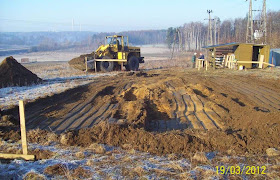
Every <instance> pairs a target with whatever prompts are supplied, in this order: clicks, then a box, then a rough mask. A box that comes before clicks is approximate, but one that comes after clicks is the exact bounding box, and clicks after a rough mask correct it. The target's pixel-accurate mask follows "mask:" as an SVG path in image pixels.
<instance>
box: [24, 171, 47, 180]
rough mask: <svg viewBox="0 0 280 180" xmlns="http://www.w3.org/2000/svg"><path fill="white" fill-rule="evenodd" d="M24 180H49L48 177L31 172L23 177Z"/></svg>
mask: <svg viewBox="0 0 280 180" xmlns="http://www.w3.org/2000/svg"><path fill="white" fill-rule="evenodd" d="M23 179H24V180H45V179H47V178H46V176H44V175H42V174H39V173H36V172H34V171H30V172H28V173H27V174H25V175H24V176H23Z"/></svg>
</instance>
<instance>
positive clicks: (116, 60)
mask: <svg viewBox="0 0 280 180" xmlns="http://www.w3.org/2000/svg"><path fill="white" fill-rule="evenodd" d="M94 61H115V62H127V60H126V59H94Z"/></svg>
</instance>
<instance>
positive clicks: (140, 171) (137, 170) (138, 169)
mask: <svg viewBox="0 0 280 180" xmlns="http://www.w3.org/2000/svg"><path fill="white" fill-rule="evenodd" d="M133 171H134V173H135V174H137V175H138V176H139V177H141V176H144V175H145V174H146V173H147V172H146V170H144V169H143V168H142V167H140V166H138V167H136V168H134V169H133Z"/></svg>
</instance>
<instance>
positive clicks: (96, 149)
mask: <svg viewBox="0 0 280 180" xmlns="http://www.w3.org/2000/svg"><path fill="white" fill-rule="evenodd" d="M89 149H91V150H93V151H94V152H95V153H97V154H104V153H106V149H105V148H104V146H103V145H101V144H98V143H93V144H91V145H90V146H89Z"/></svg>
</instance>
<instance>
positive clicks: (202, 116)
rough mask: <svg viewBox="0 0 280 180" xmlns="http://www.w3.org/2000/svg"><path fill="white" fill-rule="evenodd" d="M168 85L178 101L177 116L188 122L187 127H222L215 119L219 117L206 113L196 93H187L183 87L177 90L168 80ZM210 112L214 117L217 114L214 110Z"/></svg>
mask: <svg viewBox="0 0 280 180" xmlns="http://www.w3.org/2000/svg"><path fill="white" fill-rule="evenodd" d="M166 86H167V87H168V88H169V90H170V91H171V92H172V94H173V96H174V99H175V102H176V107H177V108H176V112H175V114H176V118H179V119H180V121H182V122H187V123H186V124H187V127H193V128H195V129H220V126H219V124H221V123H219V122H216V121H215V120H217V117H215V118H213V119H212V118H211V117H210V116H209V115H208V114H207V113H206V111H205V110H204V105H203V103H202V101H201V100H200V99H199V98H198V96H197V95H196V94H195V93H193V94H192V93H191V94H190V95H187V91H185V90H183V89H181V90H178V91H176V89H175V88H174V86H173V85H171V84H170V83H169V82H166ZM188 105H189V106H188ZM188 107H189V109H188ZM186 113H188V114H186ZM209 114H212V117H213V116H215V114H214V112H210V113H209Z"/></svg>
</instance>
